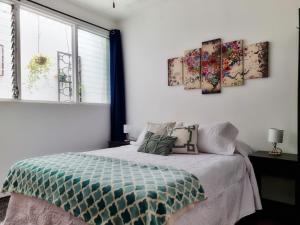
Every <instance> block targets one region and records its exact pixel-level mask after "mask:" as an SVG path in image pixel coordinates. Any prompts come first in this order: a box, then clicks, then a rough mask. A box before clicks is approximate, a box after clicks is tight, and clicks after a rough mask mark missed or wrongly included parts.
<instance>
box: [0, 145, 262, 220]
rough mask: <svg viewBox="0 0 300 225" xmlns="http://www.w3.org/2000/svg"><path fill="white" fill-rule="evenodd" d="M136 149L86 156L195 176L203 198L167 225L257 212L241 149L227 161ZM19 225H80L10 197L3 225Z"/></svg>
mask: <svg viewBox="0 0 300 225" xmlns="http://www.w3.org/2000/svg"><path fill="white" fill-rule="evenodd" d="M137 149H138V146H133V145H129V146H124V147H119V148H110V149H103V150H97V151H91V152H85V154H92V155H101V156H107V157H113V158H119V159H124V160H130V161H134V162H137V163H144V164H149V163H150V164H156V165H157V164H159V165H167V166H173V167H176V168H179V169H184V170H186V171H188V172H190V173H192V174H194V175H195V176H196V177H198V179H199V180H200V183H201V184H202V186H203V188H204V191H205V195H206V197H207V199H206V200H205V201H202V202H198V203H195V204H193V205H189V206H188V207H186V208H184V209H182V210H181V211H179V212H177V213H176V214H174V215H171V217H170V218H169V221H168V225H234V224H235V223H236V222H237V221H238V220H239V219H241V218H242V217H244V216H247V215H249V214H252V213H254V212H255V210H258V209H261V203H260V198H259V195H258V190H257V184H256V180H255V176H254V172H253V168H252V165H251V163H250V161H249V159H248V157H247V156H246V154H243V152H245V151H243V149H240V153H242V154H235V155H232V156H223V155H215V154H205V153H202V154H199V155H175V154H174V155H170V156H160V155H151V154H146V153H140V152H137ZM243 155H244V156H243ZM53 215H55V216H53ZM19 224H22V225H33V224H38V225H58V224H60V225H71V224H73V225H75V224H76V225H85V223H84V222H83V221H81V220H80V219H78V218H75V217H73V216H71V215H70V214H69V213H67V212H65V211H63V210H62V209H61V208H58V207H56V206H54V205H51V204H49V203H47V202H46V201H43V200H40V199H37V198H33V197H28V196H24V195H19V194H14V193H13V194H12V196H11V200H10V203H9V207H8V210H7V215H6V220H5V222H4V225H19Z"/></svg>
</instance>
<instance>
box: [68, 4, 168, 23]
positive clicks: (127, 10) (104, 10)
mask: <svg viewBox="0 0 300 225" xmlns="http://www.w3.org/2000/svg"><path fill="white" fill-rule="evenodd" d="M65 1H67V2H69V3H72V4H74V5H76V6H79V7H81V8H83V9H86V10H89V11H93V12H96V13H101V14H102V15H105V16H108V17H110V18H112V19H115V20H120V19H123V18H126V17H128V16H129V15H130V14H132V13H135V12H137V11H138V10H139V9H142V8H145V7H149V6H150V5H153V4H155V3H158V2H159V1H162V0H115V4H116V8H113V0H65Z"/></svg>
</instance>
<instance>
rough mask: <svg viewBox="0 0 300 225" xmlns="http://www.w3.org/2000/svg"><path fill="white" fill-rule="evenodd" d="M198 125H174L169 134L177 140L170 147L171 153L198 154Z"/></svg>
mask: <svg viewBox="0 0 300 225" xmlns="http://www.w3.org/2000/svg"><path fill="white" fill-rule="evenodd" d="M198 127H199V126H198V125H191V126H178V127H175V128H174V129H173V130H172V132H171V136H173V137H176V138H177V140H176V141H175V143H174V146H173V148H172V153H178V154H198V153H199V151H198V147H197V139H198Z"/></svg>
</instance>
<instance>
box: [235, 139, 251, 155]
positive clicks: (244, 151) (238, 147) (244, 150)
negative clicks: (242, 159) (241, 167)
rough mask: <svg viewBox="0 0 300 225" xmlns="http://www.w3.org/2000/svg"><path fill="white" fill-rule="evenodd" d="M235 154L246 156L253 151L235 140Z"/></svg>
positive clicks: (243, 143) (248, 146)
mask: <svg viewBox="0 0 300 225" xmlns="http://www.w3.org/2000/svg"><path fill="white" fill-rule="evenodd" d="M235 152H238V153H240V154H241V155H243V156H248V155H250V154H252V153H253V152H255V151H254V150H253V148H252V147H251V146H250V145H247V144H246V143H245V142H243V141H239V140H236V142H235Z"/></svg>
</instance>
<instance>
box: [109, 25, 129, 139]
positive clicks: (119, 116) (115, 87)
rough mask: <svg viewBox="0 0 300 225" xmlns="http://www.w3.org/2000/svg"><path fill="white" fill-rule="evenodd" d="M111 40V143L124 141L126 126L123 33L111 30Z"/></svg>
mask: <svg viewBox="0 0 300 225" xmlns="http://www.w3.org/2000/svg"><path fill="white" fill-rule="evenodd" d="M109 39H110V95H111V101H110V129H111V141H124V140H125V134H124V133H123V125H124V124H126V104H125V80H124V65H123V52H122V41H121V32H120V31H119V30H111V31H110V34H109Z"/></svg>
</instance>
